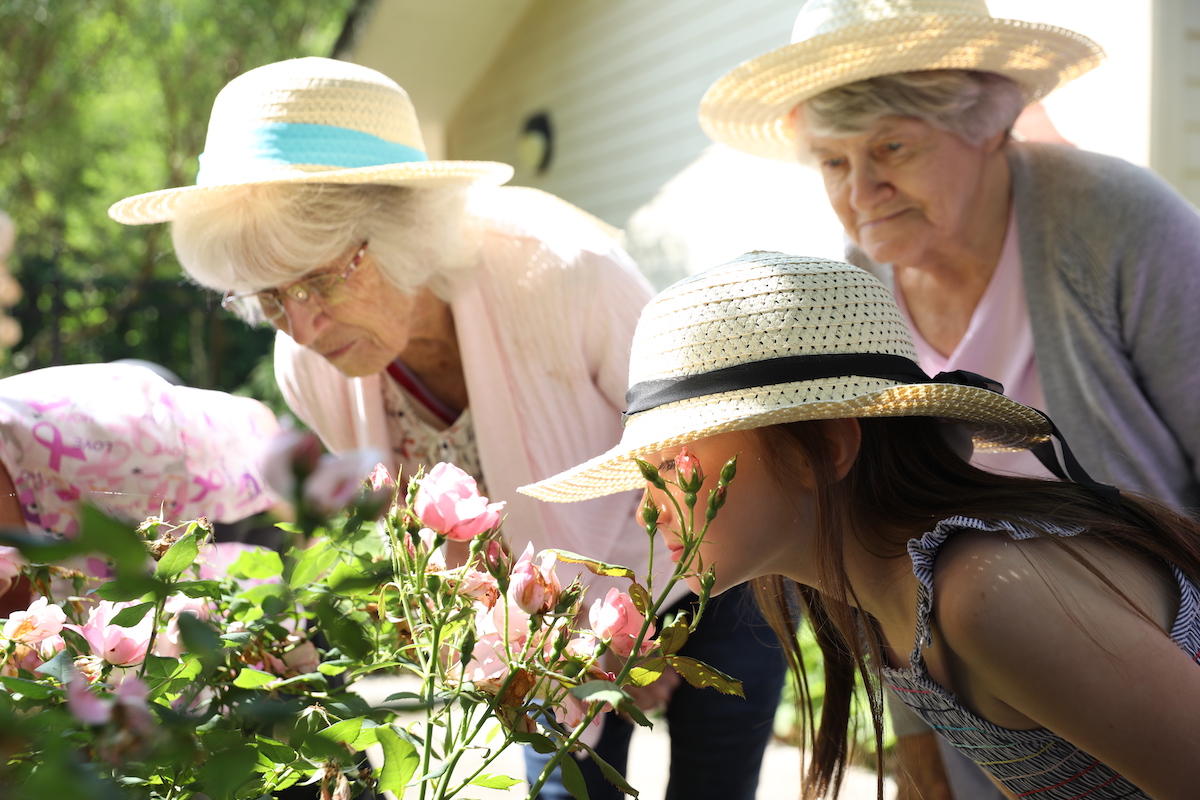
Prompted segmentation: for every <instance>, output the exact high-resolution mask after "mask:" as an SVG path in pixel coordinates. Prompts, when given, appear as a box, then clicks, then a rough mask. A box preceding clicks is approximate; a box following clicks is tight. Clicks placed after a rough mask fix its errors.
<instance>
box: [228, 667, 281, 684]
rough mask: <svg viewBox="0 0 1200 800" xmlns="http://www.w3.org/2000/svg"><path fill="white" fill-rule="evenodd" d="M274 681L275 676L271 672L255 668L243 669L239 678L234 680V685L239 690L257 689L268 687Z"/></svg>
mask: <svg viewBox="0 0 1200 800" xmlns="http://www.w3.org/2000/svg"><path fill="white" fill-rule="evenodd" d="M273 680H275V676H274V675H272V674H271V673H269V672H263V671H262V670H258V669H254V668H253V667H243V668H242V669H241V671H239V672H238V674H237V677H236V678H234V679H233V685H234V686H236V687H238V688H239V689H257V688H258V687H260V686H266V685H267V684H268V683H270V682H271V681H273Z"/></svg>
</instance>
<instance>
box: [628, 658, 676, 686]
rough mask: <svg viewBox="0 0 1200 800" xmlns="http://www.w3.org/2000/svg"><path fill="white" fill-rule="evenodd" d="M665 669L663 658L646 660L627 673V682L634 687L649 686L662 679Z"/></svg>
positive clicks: (665, 663)
mask: <svg viewBox="0 0 1200 800" xmlns="http://www.w3.org/2000/svg"><path fill="white" fill-rule="evenodd" d="M666 667H667V661H666V659H664V658H652V659H648V660H646V661H643V662H642V663H641V664H639V665H637V666H636V667H634V668H633V669H631V670H630V671H629V680H630V681H632V683H633V685H634V686H649V685H650V684H652V683H654V682H655V681H656V680H658V679H659V678H661V677H662V674H663V670H665V669H666Z"/></svg>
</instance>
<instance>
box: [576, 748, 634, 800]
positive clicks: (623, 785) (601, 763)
mask: <svg viewBox="0 0 1200 800" xmlns="http://www.w3.org/2000/svg"><path fill="white" fill-rule="evenodd" d="M580 745H581V746H582V747H583V749H584V750H586V751H587V754H588V756H589V757H590V758H591V759H592V762H593V763H594V764H595V765H596V766H597V767H599V768H600V772H601V773H602V774H603V775H604V777H605V778H607V779H608V781H609V783H611V784H612V785H613V786H616V787H617V788H618V789H620V790H621V791H622V792H624V793H625V794H627V795H630V796H631V797H637V796H638V791H637V789H634V788H633V787H632V786H630V785H629V781H627V780H625V776H624V775H622V774H621V773H620V772H618V771H617V769H616V767H614V766H613V765H612V764H609V763H608V762H607V761H605V760H604V759H603V758H601V757H600V756H599V754H598V753H597V752H596V751H595V750H593V749H592V748H590V747H588V746H587V745H586V744H583V742H580ZM567 758H570V756H569V755H568V756H567Z"/></svg>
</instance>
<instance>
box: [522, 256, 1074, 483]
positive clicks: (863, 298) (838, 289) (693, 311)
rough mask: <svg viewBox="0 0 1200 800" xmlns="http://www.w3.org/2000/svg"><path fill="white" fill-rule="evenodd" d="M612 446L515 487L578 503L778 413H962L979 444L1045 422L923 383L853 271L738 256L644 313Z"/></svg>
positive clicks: (976, 381)
mask: <svg viewBox="0 0 1200 800" xmlns="http://www.w3.org/2000/svg"><path fill="white" fill-rule="evenodd" d="M629 383H630V387H631V388H630V389H629V392H628V394H627V395H626V400H627V401H628V404H629V411H628V412H627V413H626V422H625V430H624V432H623V434H622V436H621V443H620V444H618V445H617V446H616V447H614V448H613V449H611V450H609V451H608V452H607V453H604V454H603V455H600V456H597V457H596V458H593V459H592V460H590V461H588V462H587V463H585V464H581V465H580V466H577V467H574V468H573V469H569V470H567V471H566V472H562V473H560V474H558V475H555V476H554V477H552V478H548V479H546V480H544V481H541V482H539V483H535V484H531V485H529V486H523V487H521V488H520V491H521V492H523V493H524V494H528V495H532V496H533V497H537V498H540V499H542V500H552V501H556V502H570V501H574V500H586V499H588V498H592V497H599V496H602V495H606V494H612V493H614V492H620V491H625V490H627V489H637V488H641V487H643V486H644V485H645V481H644V479H643V478H642V476H641V473H640V472H639V471H638V469H637V465H636V464H635V463H634V461H633V458H634V457H636V456H643V455H646V454H648V453H653V452H656V451H658V450H662V449H664V448H667V447H671V446H673V445H677V444H681V443H685V442H690V441H694V440H696V439H702V438H704V437H706V436H713V435H715V434H718V433H724V432H726V431H734V430H746V429H749V428H760V427H763V426H767V425H775V424H779V423H783V422H794V421H797V420H812V419H837V418H845V417H895V416H928V417H943V418H947V419H953V420H960V421H962V422H966V423H968V424H969V425H970V427H971V428H972V430H973V431H974V438H975V444H976V446H977V447H980V448H982V449H992V450H1014V449H1023V448H1028V447H1032V446H1034V445H1038V444H1041V443H1043V442H1046V441H1048V439H1049V437H1050V435H1051V433H1052V428H1051V424H1050V422H1049V421H1048V420H1047V419H1046V418H1045V417H1044V416H1043V415H1042V414H1041V413H1040V412H1037V411H1035V410H1033V409H1031V408H1027V407H1026V406H1023V405H1021V404H1020V403H1017V402H1016V401H1014V400H1010V399H1009V398H1007V397H1005V396H1004V395H1003V394H1000V393H999V388H1000V387H999V386H998V385H997V384H995V383H993V382H991V381H989V380H988V379H986V378H982V377H980V376H978V375H973V374H971V373H951V374H948V375H947V374H943V375H939V376H937V378H935V379H934V380H933V381H930V380H929V378H927V377H926V376H925V373H923V372H921V369H920V367H918V366H917V364H916V351H915V350H914V349H913V345H912V339H911V338H910V336H909V333H908V328H907V327H906V326H905V323H904V318H903V317H901V316H900V312H899V311H898V310H897V308H896V304H895V302H894V301H893V300H892V296H891V294H890V293H889V292H888V290H887V289H885V288H884V286H883V285H882V284H881V283H880V282H879V281H878V280H876V279H875V278H874V277H873V276H872V275H870V274H868V273H867V272H864V271H863V270H861V269H858V268H857V267H852V266H850V265H848V264H842V263H840V262H837V261H827V260H824V259H819V258H806V257H804V256H789V255H784V254H783V253H767V252H757V253H748V254H746V255H744V256H742V257H740V258H738V259H736V260H735V261H731V262H729V263H728V264H722V265H721V266H719V267H714V268H712V269H709V270H706V271H705V272H701V273H699V274H697V275H693V276H692V277H690V278H687V279H685V280H682V281H680V282H679V283H676V284H675V285H673V286H671V287H670V288H668V289H667V290H665V291H664V292H662V293H661V294H659V295H658V296H657V297H655V298H654V299H653V300H652V301H650V304H649V305H648V306H646V308H645V310H644V311H642V316H641V319H640V320H639V321H638V325H637V331H636V332H635V333H634V336H633V347H632V353H631V355H630V374H629Z"/></svg>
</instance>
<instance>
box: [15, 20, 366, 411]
mask: <svg viewBox="0 0 1200 800" xmlns="http://www.w3.org/2000/svg"><path fill="white" fill-rule="evenodd" d="M353 6H354V0H326V1H325V2H321V3H309V2H305V1H304V0H239V2H237V3H213V2H210V1H209V0H0V53H3V54H4V55H3V57H0V109H3V110H4V113H3V114H0V209H3V210H5V211H6V212H8V214H9V215H10V216H12V217H13V219H14V221H15V222H16V225H17V245H16V251H15V254H14V256H13V258H12V260H11V264H10V266H11V268H12V271H13V273H14V275H15V276H16V277H17V279H18V281H20V283H21V284H22V286H23V288H24V291H25V297H24V299H23V300H22V301H21V302H20V303H18V304H17V306H16V307H15V308H14V309H13V311H12V316H14V317H15V318H16V319H17V320H18V321H19V322H20V323H21V326H22V328H23V330H24V338H23V340H22V341H21V342H20V343H19V345H18V346H17V347H15V348H14V350H13V352H12V354H11V357H10V359H9V362H8V363H7V364H5V365H4V366H3V369H4V370H7V371H8V372H10V373H11V372H13V371H20V370H26V369H34V368H39V367H45V366H51V365H55V364H70V363H86V362H98V361H111V360H116V359H120V358H140V359H146V360H149V361H154V362H157V363H159V364H162V365H164V366H166V367H168V368H170V369H171V370H173V371H174V372H176V373H177V374H179V375H180V377H181V378H182V379H183V380H184V381H185V382H186V383H189V384H191V385H194V386H201V387H206V388H218V389H224V390H226V391H232V390H234V389H236V388H238V387H240V386H243V385H245V384H247V383H248V384H249V385H248V386H247V388H246V390H245V393H249V394H252V396H257V397H263V396H264V394H265V395H266V398H265V399H266V400H267V402H268V405H271V406H272V408H274V409H275V410H277V411H279V410H281V405H280V404H279V403H278V397H277V396H275V395H274V394H273V389H272V388H270V387H267V386H266V385H265V381H264V380H263V376H262V375H261V374H259V375H257V376H256V377H255V378H253V379H251V378H250V376H251V375H252V373H254V371H255V369H256V366H257V365H258V364H259V363H260V362H262V361H263V360H264V357H265V356H267V355H268V354H269V352H270V347H271V341H272V334H271V332H270V331H267V330H261V329H251V328H249V327H247V326H246V325H245V324H244V323H242V322H240V321H239V320H237V319H235V318H233V317H232V316H231V315H230V314H228V313H227V312H225V311H223V310H222V309H221V308H220V306H219V304H218V303H217V302H216V297H215V296H214V295H213V294H212V293H210V292H206V291H203V290H201V289H199V288H197V287H195V286H191V285H188V284H187V282H186V280H185V279H184V278H183V277H182V273H181V271H180V269H179V266H178V263H177V262H176V261H175V258H174V256H173V254H172V253H171V249H170V236H169V234H168V232H167V228H166V226H165V225H146V226H136V227H127V226H123V225H119V224H117V223H115V222H113V221H112V220H110V219H109V218H108V215H107V213H106V212H107V208H108V206H109V205H111V204H112V203H114V202H116V201H117V200H120V199H121V198H123V197H126V196H129V195H133V194H138V193H141V192H146V191H153V190H156V189H164V188H169V187H175V186H184V185H188V184H191V183H192V182H193V180H194V177H195V174H196V168H197V163H198V162H197V156H198V155H199V153H200V152H201V151H202V150H203V149H204V138H205V132H206V129H207V122H208V115H209V111H210V110H211V108H212V102H213V98H214V97H215V96H216V94H217V92H218V91H219V90H220V89H221V87H222V86H224V85H225V84H226V83H228V82H229V80H231V79H232V78H234V77H236V76H237V75H239V74H241V73H242V72H245V71H246V70H249V69H252V68H254V67H257V66H261V65H262V64H267V63H270V62H273V61H278V60H281V59H285V58H292V57H297V56H304V55H328V54H330V53H331V52H332V50H333V43H334V41H335V40H336V38H337V36H338V34H339V33H340V31H341V29H342V27H343V25H344V24H345V20H346V15H347V13H348V12H349V11H350V9H351V8H352V7H353ZM266 375H267V376H269V370H268V371H267V373H266Z"/></svg>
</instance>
